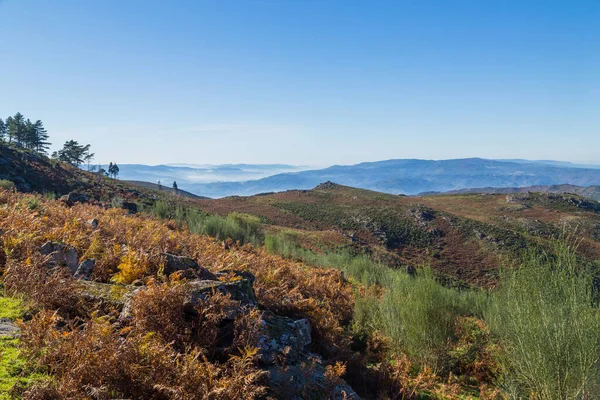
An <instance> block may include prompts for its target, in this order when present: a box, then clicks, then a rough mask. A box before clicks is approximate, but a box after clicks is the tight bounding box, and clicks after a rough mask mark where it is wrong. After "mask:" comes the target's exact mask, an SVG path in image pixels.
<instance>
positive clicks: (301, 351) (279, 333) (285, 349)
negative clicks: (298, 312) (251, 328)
mask: <svg viewBox="0 0 600 400" xmlns="http://www.w3.org/2000/svg"><path fill="white" fill-rule="evenodd" d="M263 324H264V325H265V328H266V329H265V334H264V335H263V336H262V337H261V338H260V339H259V344H258V348H259V352H260V361H261V363H263V364H275V363H276V362H277V361H278V359H279V358H281V357H284V358H285V362H286V364H295V363H297V362H298V360H300V359H301V358H302V357H304V356H305V355H306V352H307V350H306V347H307V346H308V345H310V344H311V342H312V335H311V326H310V322H309V321H308V320H307V319H306V318H301V319H297V320H293V319H291V318H288V317H283V316H278V315H275V314H272V313H268V312H265V313H264V314H263Z"/></svg>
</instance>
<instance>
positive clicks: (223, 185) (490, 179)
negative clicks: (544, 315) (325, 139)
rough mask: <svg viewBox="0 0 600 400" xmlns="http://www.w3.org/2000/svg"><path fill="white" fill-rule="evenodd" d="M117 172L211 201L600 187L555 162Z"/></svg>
mask: <svg viewBox="0 0 600 400" xmlns="http://www.w3.org/2000/svg"><path fill="white" fill-rule="evenodd" d="M119 167H120V173H119V178H120V179H123V180H128V181H144V182H150V183H154V184H156V183H157V181H161V183H162V185H163V186H164V187H171V186H172V184H173V181H177V184H178V186H179V188H180V189H182V190H186V191H188V192H190V193H193V194H195V195H198V196H206V197H213V198H219V197H225V196H232V195H244V196H250V195H254V194H258V193H266V192H280V191H285V190H290V189H310V188H313V187H315V186H316V185H318V184H320V183H322V182H325V181H332V182H335V183H338V184H341V185H347V186H352V187H356V188H361V189H370V190H375V191H379V192H384V193H391V194H406V195H416V194H420V193H424V192H448V191H456V190H463V189H471V188H483V189H473V190H475V191H490V190H491V189H490V188H520V187H529V186H536V187H538V188H540V186H549V185H565V184H568V185H575V186H581V187H586V186H591V185H600V165H581V164H572V163H569V162H564V161H552V160H541V161H532V160H521V159H514V160H488V159H481V158H465V159H453V160H441V161H434V160H418V159H399V160H387V161H377V162H365V163H360V164H356V165H334V166H331V167H328V168H323V169H312V170H311V169H308V167H305V166H304V167H303V166H294V165H287V164H224V165H192V164H168V165H154V166H150V165H142V164H121V165H119ZM540 190H541V189H540ZM556 190H562V189H556ZM543 191H546V190H543ZM581 191H582V189H578V190H575V188H573V190H572V192H575V193H580V192H581ZM588 192H590V191H589V190H588ZM588 197H589V196H588Z"/></svg>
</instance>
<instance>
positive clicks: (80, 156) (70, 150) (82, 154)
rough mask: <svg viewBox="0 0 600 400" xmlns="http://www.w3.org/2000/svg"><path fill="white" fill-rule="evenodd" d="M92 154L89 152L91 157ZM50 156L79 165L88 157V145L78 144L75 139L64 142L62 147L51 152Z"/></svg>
mask: <svg viewBox="0 0 600 400" xmlns="http://www.w3.org/2000/svg"><path fill="white" fill-rule="evenodd" d="M93 156H94V155H93V154H91V157H93ZM52 157H53V158H56V159H58V160H60V161H64V162H67V163H69V164H71V165H74V166H76V167H79V166H80V165H81V164H83V163H84V161H86V159H87V157H90V145H89V144H86V145H85V146H84V145H80V144H79V143H78V142H77V141H75V140H69V141H67V142H65V144H64V145H63V148H62V149H60V150H58V151H55V152H54V153H52Z"/></svg>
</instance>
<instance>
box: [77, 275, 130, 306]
mask: <svg viewBox="0 0 600 400" xmlns="http://www.w3.org/2000/svg"><path fill="white" fill-rule="evenodd" d="M79 283H80V285H81V287H82V289H83V290H82V293H81V296H82V297H83V298H84V299H85V300H86V301H88V302H90V303H94V304H96V307H97V308H100V309H103V310H107V311H108V312H110V311H112V310H117V311H121V314H123V312H124V308H125V307H126V306H127V305H128V304H129V303H130V300H131V297H133V295H134V293H135V292H136V290H140V289H141V288H136V287H133V286H131V285H112V284H109V283H101V282H94V281H84V280H81V281H79Z"/></svg>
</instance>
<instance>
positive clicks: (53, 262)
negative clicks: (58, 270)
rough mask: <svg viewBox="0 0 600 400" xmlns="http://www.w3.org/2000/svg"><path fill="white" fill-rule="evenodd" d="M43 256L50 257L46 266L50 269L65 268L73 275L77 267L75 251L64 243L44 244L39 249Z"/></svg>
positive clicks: (77, 260) (77, 261) (77, 256)
mask: <svg viewBox="0 0 600 400" xmlns="http://www.w3.org/2000/svg"><path fill="white" fill-rule="evenodd" d="M40 252H41V253H42V254H44V255H48V256H51V258H50V260H49V262H48V264H49V266H50V267H57V266H65V267H67V268H68V269H69V271H70V272H71V273H72V274H74V273H75V272H76V271H77V268H78V267H79V255H78V254H77V249H75V247H73V246H69V245H67V244H64V243H57V242H50V241H48V242H46V243H44V244H43V245H42V247H41V248H40Z"/></svg>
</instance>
